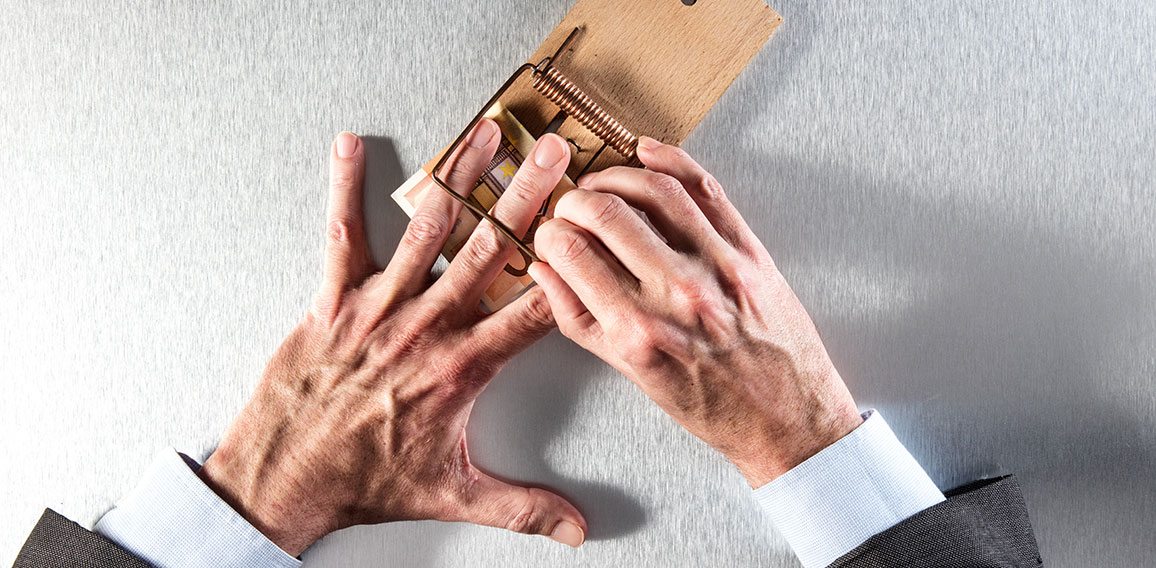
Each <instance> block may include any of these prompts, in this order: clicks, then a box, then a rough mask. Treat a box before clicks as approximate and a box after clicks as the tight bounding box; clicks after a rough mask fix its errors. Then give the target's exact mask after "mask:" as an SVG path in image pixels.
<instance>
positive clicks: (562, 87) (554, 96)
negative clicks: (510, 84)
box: [534, 67, 638, 159]
mask: <svg viewBox="0 0 1156 568" xmlns="http://www.w3.org/2000/svg"><path fill="white" fill-rule="evenodd" d="M534 88H535V89H537V90H538V92H540V93H542V96H544V97H546V98H547V99H550V101H551V102H553V103H554V104H555V105H557V106H558V108H560V109H562V112H565V113H566V114H567V115H569V116H570V117H572V118H574V120H577V121H578V122H579V123H580V124H581V125H582V126H585V127H586V128H588V129H589V130H590V132H593V133H594V135H595V136H597V137H599V138H601V139H602V141H603V142H605V143H606V145H607V146H610V147H611V148H614V150H616V151H617V152H618V153H619V154H622V155H623V156H625V157H626V158H628V159H629V158H633V157H634V152H635V149H636V148H637V147H638V137H637V136H635V135H634V134H631V133H630V131H629V130H627V129H626V127H624V126H622V124H620V123H619V122H618V121H617V120H614V117H612V116H610V114H609V113H607V112H606V111H604V110H602V107H600V106H598V103H596V102H594V100H593V99H591V98H590V97H588V96H586V93H583V92H582V89H579V88H578V86H577V85H575V84H574V82H573V81H571V80H570V79H568V78H567V77H566V76H565V75H563V74H562V73H561V72H559V71H558V70H557V69H555V68H554V67H548V68H547V69H546V70H545V71H544V72H536V73H535V74H534Z"/></svg>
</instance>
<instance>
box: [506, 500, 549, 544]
mask: <svg viewBox="0 0 1156 568" xmlns="http://www.w3.org/2000/svg"><path fill="white" fill-rule="evenodd" d="M527 493H528V494H529V495H528V498H527V499H526V500H525V501H523V502H522V505H521V507H520V508H519V509H518V512H517V513H515V514H514V516H512V517H510V519H509V520H508V521H506V528H507V529H508V530H511V531H514V532H519V533H524V534H536V533H540V532H542V529H543V528H544V527H543V524H544V520H545V519H544V516H543V515H542V510H543V509H544V507H543V506H542V504H541V503H540V499H539V498H538V497H537V496H536V495H535V494H534V492H533V491H530V490H527Z"/></svg>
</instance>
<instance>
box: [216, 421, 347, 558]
mask: <svg viewBox="0 0 1156 568" xmlns="http://www.w3.org/2000/svg"><path fill="white" fill-rule="evenodd" d="M246 454H247V452H239V451H235V450H234V449H233V448H232V447H231V446H230V445H228V444H227V443H222V445H221V447H220V448H218V449H217V451H215V452H213V454H212V455H211V456H209V459H208V460H206V461H205V465H204V466H202V467H201V469H200V471H199V472H198V473H197V475H198V477H200V479H201V481H203V482H204V483H205V485H207V486H208V487H209V488H210V489H212V490H213V492H214V493H216V494H217V496H218V497H220V498H221V499H222V500H223V501H225V502H226V503H228V504H229V506H230V507H232V508H233V510H234V511H236V512H237V514H239V515H241V516H242V517H243V518H244V519H245V520H246V521H248V522H249V524H251V525H253V527H254V528H256V529H257V530H258V531H260V532H261V534H262V535H264V536H265V538H268V539H269V540H270V541H271V542H272V543H273V544H276V545H277V547H278V548H280V549H281V550H284V551H285V552H286V553H288V554H289V555H291V556H294V557H296V556H300V555H301V553H302V552H304V551H305V549H306V548H308V547H309V546H310V545H312V544H313V543H314V542H316V541H317V540H319V539H320V538H321V537H322V536H325V534H327V533H328V532H329V531H328V530H327V529H326V527H327V526H328V524H329V523H327V522H326V521H325V520H324V519H322V518H320V517H319V516H317V515H313V516H309V515H306V514H303V513H305V510H304V508H303V507H304V505H305V504H304V503H301V502H294V500H293V499H289V498H286V496H287V495H288V493H289V492H287V491H285V490H284V488H283V484H284V482H281V481H278V480H276V479H275V478H274V477H275V476H270V475H268V474H264V472H262V471H261V468H259V467H258V466H257V465H256V464H255V462H254V460H249V461H246V460H242V459H239V458H240V456H242V455H246Z"/></svg>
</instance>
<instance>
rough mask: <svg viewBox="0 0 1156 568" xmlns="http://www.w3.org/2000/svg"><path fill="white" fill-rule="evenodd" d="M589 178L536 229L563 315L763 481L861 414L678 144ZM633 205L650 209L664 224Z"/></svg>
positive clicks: (763, 262) (814, 337)
mask: <svg viewBox="0 0 1156 568" xmlns="http://www.w3.org/2000/svg"><path fill="white" fill-rule="evenodd" d="M638 157H639V159H640V160H641V161H642V163H643V164H644V165H645V166H646V169H639V168H623V167H619V168H611V169H608V170H605V171H602V172H598V173H595V174H591V175H588V176H585V177H583V178H582V179H580V180H579V181H578V185H579V189H578V190H576V191H572V192H570V193H568V194H566V195H565V196H564V197H563V198H562V199H561V200H560V201H559V203H558V205H557V208H556V210H555V218H554V219H553V220H551V221H548V222H546V223H544V224H543V225H542V226H541V227H540V228H539V230H538V232H537V233H536V235H535V241H534V243H535V250H536V251H537V253H538V255H539V256H540V257H541V258H542V259H543V261H544V262H542V263H535V264H534V265H532V266H531V267H530V274H531V275H532V276H533V277H534V279H535V280H536V281H537V282H538V283H539V285H540V286H541V287H542V289H544V290H545V291H546V295H547V296H548V297H549V300H550V306H551V308H552V310H553V313H554V317H555V319H556V320H557V323H558V327H559V328H560V329H561V330H562V333H564V334H565V335H566V336H567V337H569V338H571V339H573V340H574V341H575V342H577V343H578V344H579V345H581V346H582V347H584V348H586V349H587V350H589V351H591V352H593V353H594V354H595V355H597V356H598V357H600V358H602V359H604V360H606V361H607V362H608V363H610V364H611V365H613V366H614V367H615V368H617V369H618V370H619V371H621V372H622V373H623V374H625V375H626V376H627V377H629V378H630V379H631V380H632V381H634V383H635V384H637V385H638V386H639V387H640V388H641V389H642V390H643V391H644V392H645V393H646V394H647V395H648V396H650V398H652V399H654V401H655V402H657V403H658V405H659V406H661V407H662V408H663V410H665V411H666V412H667V413H668V414H670V415H671V417H673V418H674V419H675V420H676V421H678V423H679V424H681V425H682V426H684V427H685V428H686V429H687V430H689V431H690V432H692V433H694V434H695V435H696V436H698V437H699V438H701V439H702V440H704V441H705V442H706V443H707V444H710V445H711V446H713V447H714V448H716V449H718V450H719V451H720V452H722V453H723V454H724V455H726V456H727V457H728V458H729V459H730V460H731V461H732V462H734V464H735V465H736V466H737V467H738V469H739V471H741V472H742V474H743V475H744V476H745V477H746V478H747V481H748V482H749V483H750V484H751V486H752V487H759V486H762V485H764V484H766V483H767V482H769V481H771V480H773V479H775V478H776V477H778V476H780V475H782V474H783V473H785V472H786V471H788V470H789V469H791V468H792V467H794V466H796V465H798V464H800V463H802V462H803V461H804V460H806V459H807V458H809V457H810V456H813V455H814V454H816V453H818V452H819V451H820V450H822V449H823V448H825V447H827V446H829V445H831V444H832V443H834V442H835V441H837V440H838V439H839V438H841V437H843V436H845V435H846V434H848V433H850V432H851V431H852V430H854V429H855V428H856V427H857V426H859V424H861V423H862V418H861V417H860V415H859V412H858V410H857V409H856V407H855V402H854V400H852V398H851V395H850V393H849V392H848V391H847V388H846V386H845V385H844V384H843V381H842V379H840V377H839V373H838V372H837V371H836V370H835V367H834V365H833V364H832V363H831V360H830V357H828V355H827V352H826V349H825V348H824V347H823V343H822V341H821V340H820V338H819V334H818V332H817V331H816V329H815V326H814V324H813V323H812V322H811V318H810V317H809V316H808V315H807V312H806V310H804V309H803V306H802V305H801V304H800V303H799V300H798V298H796V297H795V294H794V293H793V292H792V291H791V289H790V287H789V286H788V285H787V282H786V280H784V278H783V276H782V274H780V273H779V271H778V269H777V268H776V267H775V263H774V261H773V260H771V256H770V254H769V253H768V252H767V250H766V248H765V247H764V246H763V245H762V243H760V242H759V240H758V238H757V237H756V236H755V235H754V233H753V232H752V231H751V229H750V228H749V227H748V226H747V224H746V222H745V221H744V220H743V219H742V217H741V216H740V215H739V214H738V212H737V211H736V210H735V208H734V206H733V205H732V204H731V203H730V201H728V200H727V198H726V196H725V195H724V193H723V189H722V186H721V185H719V183H718V182H717V181H716V180H715V179H714V178H713V177H712V176H711V175H710V174H709V173H707V172H706V170H704V169H703V168H702V167H701V166H699V164H697V163H696V162H695V161H694V160H693V159H691V158H690V156H688V155H687V154H686V153H685V152H683V151H682V150H681V149H679V148H677V147H674V146H667V145H663V144H661V143H659V142H658V141H656V140H654V139H651V138H643V139H642V140H641V141H640V144H639V149H638ZM631 207H633V208H635V209H638V210H640V211H642V212H644V213H645V214H646V216H647V218H648V219H649V220H650V222H651V223H652V224H653V226H654V228H655V229H657V231H658V232H657V233H656V232H655V231H654V230H652V229H651V228H650V227H649V226H647V224H646V222H645V221H643V220H642V218H641V217H640V216H638V215H637V214H636V213H635V212H634V211H633V210H632V209H631Z"/></svg>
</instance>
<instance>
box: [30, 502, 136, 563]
mask: <svg viewBox="0 0 1156 568" xmlns="http://www.w3.org/2000/svg"><path fill="white" fill-rule="evenodd" d="M82 567H83V568H151V567H150V566H149V565H148V564H145V563H144V562H142V561H141V560H140V559H139V558H137V557H135V556H133V555H132V554H129V553H128V552H126V551H125V550H124V549H123V548H121V547H119V546H117V545H115V544H113V542H112V541H110V540H108V539H107V538H104V537H103V536H100V535H98V534H96V533H93V532H90V531H88V530H85V529H84V527H81V526H80V525H78V524H76V523H74V522H72V521H70V520H68V519H67V518H65V517H64V516H63V515H61V514H60V513H57V512H56V511H53V510H52V509H45V510H44V515H42V516H41V517H40V521H39V522H37V523H36V527H35V528H33V529H32V534H30V535H28V540H26V541H24V548H22V549H20V555H19V556H17V557H16V563H15V564H13V565H12V568H82Z"/></svg>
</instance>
